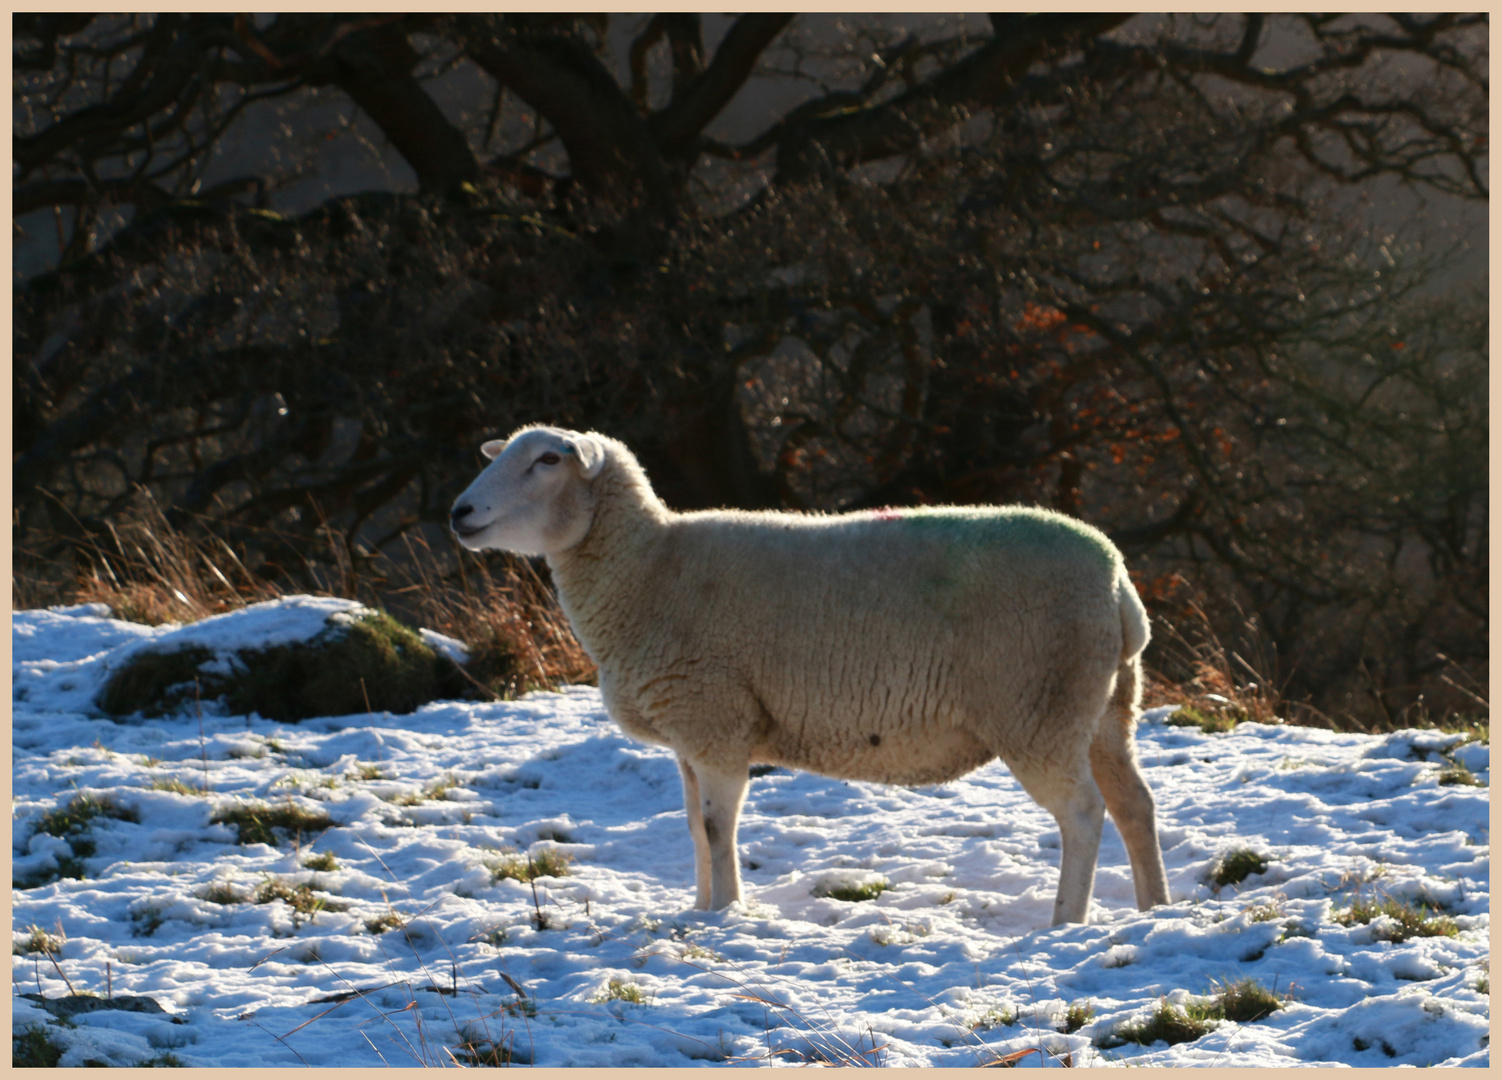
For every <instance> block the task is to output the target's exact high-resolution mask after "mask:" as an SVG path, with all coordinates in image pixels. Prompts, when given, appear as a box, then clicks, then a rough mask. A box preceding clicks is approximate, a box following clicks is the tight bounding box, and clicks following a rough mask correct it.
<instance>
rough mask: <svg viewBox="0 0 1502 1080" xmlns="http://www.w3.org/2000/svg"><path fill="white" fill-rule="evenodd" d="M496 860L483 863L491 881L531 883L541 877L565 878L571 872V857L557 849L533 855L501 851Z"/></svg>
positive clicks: (544, 850)
mask: <svg viewBox="0 0 1502 1080" xmlns="http://www.w3.org/2000/svg"><path fill="white" fill-rule="evenodd" d="M498 855H499V857H498V858H491V859H487V860H486V861H485V866H486V868H487V869H488V870H489V871H490V878H491V880H492V881H504V880H506V879H507V878H510V879H511V880H512V881H522V882H526V881H533V880H535V879H536V878H541V877H567V876H568V875H569V874H570V873H572V871H570V870H569V864H570V863H572V862H573V861H574V860H573V857H572V856H570V855H567V854H565V853H564V852H561V851H559V850H558V849H557V848H543V849H542V850H540V851H538V852H537V854H535V855H525V854H522V853H520V852H514V851H501V852H499V853H498Z"/></svg>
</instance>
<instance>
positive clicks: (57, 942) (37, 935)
mask: <svg viewBox="0 0 1502 1080" xmlns="http://www.w3.org/2000/svg"><path fill="white" fill-rule="evenodd" d="M67 940H68V935H66V934H64V933H63V931H62V928H61V927H59V928H58V931H57V933H55V934H49V933H48V932H47V931H45V930H43V929H42V928H41V927H40V926H37V925H36V924H35V923H33V924H32V925H31V926H30V927H28V928H27V933H26V936H25V937H23V938H21V939H20V940H18V941H15V942H14V943H12V945H11V950H10V951H11V953H12V955H15V956H26V955H29V954H31V953H42V954H43V955H45V956H61V955H62V954H63V943H64V942H66V941H67Z"/></svg>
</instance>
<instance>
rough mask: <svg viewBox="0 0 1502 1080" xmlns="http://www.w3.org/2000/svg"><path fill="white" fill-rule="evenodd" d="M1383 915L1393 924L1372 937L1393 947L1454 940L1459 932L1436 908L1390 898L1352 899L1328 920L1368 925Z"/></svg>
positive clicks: (1344, 924)
mask: <svg viewBox="0 0 1502 1080" xmlns="http://www.w3.org/2000/svg"><path fill="white" fill-rule="evenodd" d="M1383 915H1385V916H1387V917H1388V918H1390V919H1392V920H1393V923H1391V924H1385V925H1383V927H1382V928H1381V929H1379V930H1378V931H1377V932H1376V933H1375V934H1374V935H1373V936H1374V937H1375V938H1376V940H1378V941H1391V942H1393V943H1395V944H1396V943H1398V942H1403V941H1407V940H1408V939H1409V938H1415V937H1454V936H1455V935H1456V934H1458V933H1460V927H1458V926H1456V925H1455V920H1454V919H1452V918H1450V917H1449V916H1448V915H1443V914H1441V913H1440V912H1439V911H1438V910H1437V909H1436V908H1433V907H1430V906H1429V905H1428V904H1423V903H1418V902H1416V901H1412V900H1400V899H1398V898H1397V897H1393V896H1384V897H1382V898H1380V899H1377V900H1354V901H1352V903H1351V906H1350V907H1349V908H1347V909H1346V910H1345V911H1342V912H1338V913H1337V914H1335V915H1333V916H1332V918H1333V919H1334V920H1335V921H1336V922H1337V923H1339V924H1340V925H1341V926H1355V925H1356V924H1357V923H1370V922H1372V920H1374V919H1376V918H1378V917H1379V916H1383Z"/></svg>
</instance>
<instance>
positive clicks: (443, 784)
mask: <svg viewBox="0 0 1502 1080" xmlns="http://www.w3.org/2000/svg"><path fill="white" fill-rule="evenodd" d="M458 786H459V781H457V780H455V779H454V778H453V777H452V776H445V777H444V778H443V779H442V780H435V781H434V782H433V783H431V784H429V785H428V786H427V787H425V788H424V789H423V790H422V791H420V792H417V791H409V792H406V793H405V794H402V795H398V796H397V797H396V798H394V799H392V800H391V801H392V802H393V803H395V804H396V805H397V806H417V805H419V804H421V803H425V802H428V801H429V800H431V799H443V798H447V797H448V793H449V792H450V791H453V790H454V789H455V788H457V787H458Z"/></svg>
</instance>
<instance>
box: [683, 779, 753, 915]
mask: <svg viewBox="0 0 1502 1080" xmlns="http://www.w3.org/2000/svg"><path fill="white" fill-rule="evenodd" d="M692 769H693V772H694V775H695V777H696V778H697V779H698V782H699V811H700V813H701V815H702V816H703V821H704V836H705V839H706V840H707V841H708V845H709V882H710V897H709V907H710V910H712V911H718V910H719V909H720V908H722V907H725V906H726V905H728V904H732V903H734V902H735V901H737V900H739V899H740V898H741V867H740V860H739V858H738V857H737V856H736V850H735V832H736V825H737V823H738V822H739V820H740V815H741V803H742V802H743V801H745V798H746V787H747V785H748V784H749V783H750V775H749V774H748V773H747V771H746V768H745V767H744V766H742V767H741V768H740V769H737V770H735V771H734V772H725V771H723V770H722V769H717V768H711V767H709V766H707V765H705V764H703V763H702V762H700V763H695V764H694V765H693V766H692ZM700 880H701V881H702V880H703V879H702V878H701V879H700ZM701 888H702V886H701ZM701 895H702V893H701Z"/></svg>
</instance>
